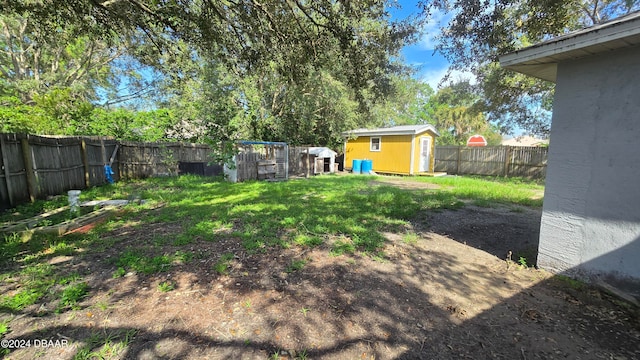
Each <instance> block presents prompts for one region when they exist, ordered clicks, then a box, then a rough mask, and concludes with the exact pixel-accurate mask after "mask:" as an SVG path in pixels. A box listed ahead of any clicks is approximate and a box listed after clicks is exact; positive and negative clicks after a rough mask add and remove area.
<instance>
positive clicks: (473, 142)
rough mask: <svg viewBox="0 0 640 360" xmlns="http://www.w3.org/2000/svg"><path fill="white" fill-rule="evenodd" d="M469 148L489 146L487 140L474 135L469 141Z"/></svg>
mask: <svg viewBox="0 0 640 360" xmlns="http://www.w3.org/2000/svg"><path fill="white" fill-rule="evenodd" d="M467 146H487V139H485V138H484V136H482V135H473V136H472V137H470V138H469V140H467Z"/></svg>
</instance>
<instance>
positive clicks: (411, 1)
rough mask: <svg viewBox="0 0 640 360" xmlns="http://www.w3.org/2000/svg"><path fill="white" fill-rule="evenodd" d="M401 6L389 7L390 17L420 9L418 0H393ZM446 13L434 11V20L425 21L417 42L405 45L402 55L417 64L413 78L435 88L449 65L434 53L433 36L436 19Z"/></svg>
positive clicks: (408, 13)
mask: <svg viewBox="0 0 640 360" xmlns="http://www.w3.org/2000/svg"><path fill="white" fill-rule="evenodd" d="M395 1H396V3H398V4H399V5H400V6H401V8H400V9H396V8H389V12H390V13H391V15H392V18H393V19H394V20H395V19H405V18H407V17H409V16H412V15H418V14H420V12H421V9H420V8H419V7H418V0H395ZM446 17H447V15H446V14H442V13H437V12H436V13H434V16H433V18H434V20H433V21H431V22H429V23H427V24H426V25H425V26H424V28H423V29H422V34H421V35H420V38H419V40H418V42H417V43H415V44H413V45H411V46H405V47H404V49H403V50H402V55H403V57H404V59H405V62H406V63H407V64H409V65H413V66H418V67H419V71H418V72H417V73H416V74H415V76H414V77H415V78H417V79H420V80H422V81H424V82H426V83H428V84H429V85H431V87H432V88H433V89H434V90H436V89H437V86H438V83H439V82H440V80H441V79H442V77H443V76H444V75H445V74H446V72H447V69H448V67H449V63H448V62H447V60H446V59H445V58H444V57H443V56H442V55H440V54H439V53H434V49H433V48H434V45H435V44H434V41H433V36H435V35H437V34H438V33H439V27H438V21H442V20H443V19H446ZM452 76H453V77H454V78H458V77H461V76H464V74H462V73H453V74H452Z"/></svg>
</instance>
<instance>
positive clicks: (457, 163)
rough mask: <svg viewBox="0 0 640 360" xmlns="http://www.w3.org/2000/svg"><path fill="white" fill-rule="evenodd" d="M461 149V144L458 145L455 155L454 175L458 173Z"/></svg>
mask: <svg viewBox="0 0 640 360" xmlns="http://www.w3.org/2000/svg"><path fill="white" fill-rule="evenodd" d="M461 149H462V145H458V154H457V157H456V175H460V152H461Z"/></svg>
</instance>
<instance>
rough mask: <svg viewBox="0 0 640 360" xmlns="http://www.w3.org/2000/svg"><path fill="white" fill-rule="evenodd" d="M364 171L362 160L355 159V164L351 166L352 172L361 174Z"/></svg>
mask: <svg viewBox="0 0 640 360" xmlns="http://www.w3.org/2000/svg"><path fill="white" fill-rule="evenodd" d="M361 171H362V160H358V159H353V166H352V168H351V172H353V173H354V174H360V172H361Z"/></svg>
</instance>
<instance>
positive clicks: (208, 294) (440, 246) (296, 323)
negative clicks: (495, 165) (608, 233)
mask: <svg viewBox="0 0 640 360" xmlns="http://www.w3.org/2000/svg"><path fill="white" fill-rule="evenodd" d="M374 185H375V184H374ZM418 186H419V185H417V184H416V185H415V187H418ZM409 188H411V187H409ZM539 223H540V211H539V210H535V209H528V208H514V207H496V208H478V207H475V206H472V205H468V206H466V207H465V208H463V209H460V210H457V211H443V212H439V213H422V214H416V218H415V220H414V221H413V222H412V226H413V229H406V230H413V231H414V232H415V233H417V234H418V235H419V236H418V237H417V238H408V237H407V236H405V233H404V232H403V233H387V234H385V236H386V237H387V239H388V243H387V245H386V248H385V250H384V253H385V254H386V257H385V258H372V257H368V256H360V255H343V256H331V255H330V254H329V251H328V249H329V246H330V242H331V241H328V242H327V243H326V244H325V245H324V246H323V247H317V248H312V249H303V248H291V249H287V250H269V251H267V252H266V253H260V254H248V253H246V252H245V251H243V250H242V246H241V244H240V243H239V240H238V239H234V238H228V239H227V240H224V241H220V242H217V243H211V242H197V243H193V244H190V245H188V246H186V248H185V247H184V246H182V247H172V246H165V247H164V248H163V249H162V250H163V251H165V252H166V253H173V252H175V251H177V250H187V249H188V250H189V251H193V252H194V253H195V254H196V256H195V257H194V258H193V259H192V260H191V261H189V262H187V263H185V264H175V265H174V266H173V267H172V268H171V270H170V271H168V272H166V273H161V274H159V275H150V276H144V275H138V274H128V275H127V276H125V277H121V278H112V274H113V272H114V271H115V269H116V266H115V265H114V264H113V261H111V259H112V258H114V257H117V256H118V254H119V250H118V249H123V248H125V247H127V246H130V245H133V244H137V245H141V244H152V243H153V242H152V241H153V236H154V234H158V233H162V234H163V235H167V234H171V233H178V232H180V231H181V229H179V225H177V227H176V228H172V227H171V226H167V225H166V224H165V225H164V226H162V227H156V226H145V227H143V228H122V229H119V230H117V231H114V232H113V233H112V234H110V235H111V236H113V237H114V238H115V239H116V242H115V245H114V247H112V248H109V249H107V250H106V251H105V252H100V253H98V252H94V251H92V250H91V249H87V250H86V251H85V252H84V253H83V255H81V256H74V257H62V258H55V259H52V262H55V263H56V264H57V265H58V266H66V267H68V268H69V269H73V270H75V271H78V272H79V273H81V274H86V276H87V278H88V282H89V285H90V289H91V291H90V296H89V297H88V298H86V299H85V300H84V301H83V302H82V303H81V306H82V309H81V310H76V311H69V312H66V313H63V314H55V313H53V312H52V311H50V310H51V309H47V304H45V305H44V309H43V308H42V307H37V308H30V309H27V311H25V315H24V316H18V317H17V318H14V319H13V320H12V322H11V328H12V332H11V333H10V334H9V336H8V338H9V339H16V338H23V339H26V338H31V339H66V340H68V341H69V344H70V345H71V346H69V347H61V348H47V349H44V348H38V349H36V348H30V349H23V350H19V351H14V352H12V353H10V354H9V355H8V356H7V357H8V358H12V359H32V358H35V357H40V358H43V359H68V358H73V356H74V355H75V354H76V353H77V351H78V349H80V348H82V347H83V346H84V345H85V344H88V343H90V342H91V341H93V343H94V344H95V347H94V349H96V351H97V349H100V346H101V345H103V344H104V343H105V341H104V339H109V341H111V344H114V343H117V342H118V341H124V342H125V343H126V344H127V346H125V347H124V348H121V349H119V348H115V347H114V346H112V347H113V348H114V349H113V352H112V353H108V354H106V355H105V357H106V358H109V357H113V358H123V359H159V358H162V359H205V358H207V359H229V358H242V359H266V358H300V359H304V358H308V359H464V358H469V359H637V358H640V325H639V319H638V316H637V314H638V312H637V309H634V308H632V307H630V306H628V305H626V304H624V303H622V302H619V301H618V300H617V299H615V298H613V297H611V296H609V295H608V294H606V293H604V292H601V291H598V290H596V289H594V288H590V287H586V286H580V285H579V284H577V283H575V282H572V281H568V280H566V279H562V278H556V277H553V276H551V275H550V274H549V273H546V272H544V271H540V270H536V269H533V268H523V267H521V266H518V265H517V263H508V262H507V261H506V260H505V259H506V256H507V252H508V251H512V253H513V254H514V255H513V257H514V258H513V259H514V260H515V261H517V260H519V257H520V256H522V257H526V255H527V254H530V253H531V249H535V247H536V246H537V243H536V242H537V233H538V227H539ZM329 240H331V239H329ZM228 252H233V253H235V254H236V257H235V258H234V259H233V260H231V262H230V268H229V273H228V275H219V274H218V273H216V272H215V271H214V270H213V264H215V263H216V262H217V261H218V260H219V258H220V256H221V254H223V253H228ZM518 254H519V256H518V257H516V256H517V255H518ZM296 259H297V260H304V261H306V263H305V265H304V267H302V268H301V269H299V270H292V269H291V268H290V265H291V263H292V260H296ZM534 261H535V260H534V259H529V258H526V262H527V263H530V264H531V263H533V262H534ZM164 281H170V282H173V283H174V284H175V289H174V290H173V291H169V292H161V291H159V290H158V284H159V283H161V282H164ZM2 316H4V315H2ZM100 339H102V340H100Z"/></svg>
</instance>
